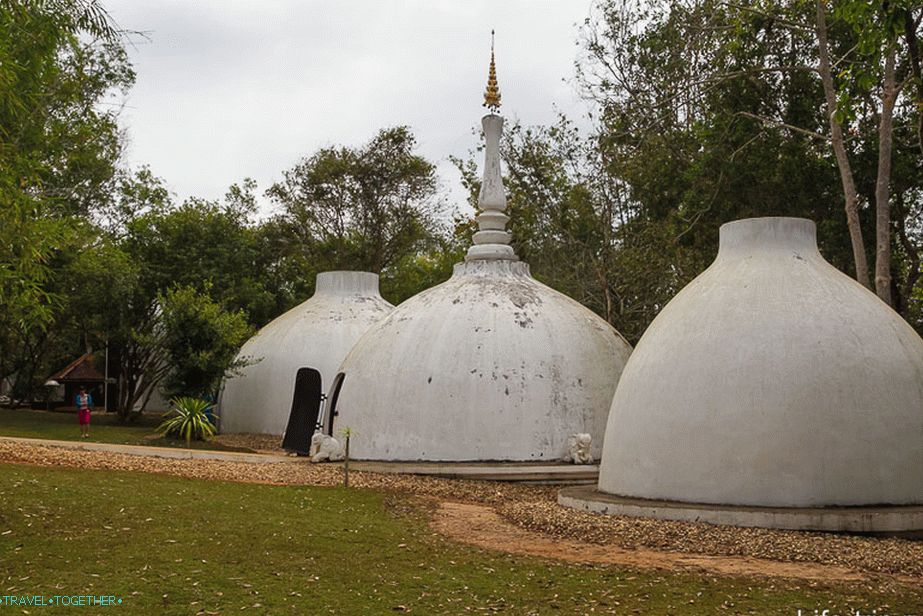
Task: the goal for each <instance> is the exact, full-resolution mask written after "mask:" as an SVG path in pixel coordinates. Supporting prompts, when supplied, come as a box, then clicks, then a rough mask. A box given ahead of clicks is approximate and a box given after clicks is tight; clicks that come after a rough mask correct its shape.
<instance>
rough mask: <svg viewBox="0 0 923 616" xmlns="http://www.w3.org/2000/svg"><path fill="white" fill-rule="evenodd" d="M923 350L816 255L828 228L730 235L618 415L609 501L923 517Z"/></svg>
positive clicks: (609, 463)
mask: <svg viewBox="0 0 923 616" xmlns="http://www.w3.org/2000/svg"><path fill="white" fill-rule="evenodd" d="M921 469H923V341H921V340H920V337H919V336H918V335H917V334H916V332H914V330H913V329H912V328H911V327H910V326H909V325H908V324H907V323H906V322H905V321H903V320H902V319H901V318H900V317H899V316H898V315H897V314H896V313H895V312H894V311H892V310H891V309H890V308H889V307H888V306H887V305H885V304H884V303H883V302H882V301H881V300H879V299H878V298H877V297H876V296H875V295H874V294H872V293H870V292H869V291H868V290H866V289H865V288H864V287H862V286H861V285H860V284H858V283H857V282H856V281H855V280H853V279H851V278H849V277H848V276H846V275H845V274H843V273H841V272H839V271H838V270H836V269H835V268H834V267H833V266H831V265H830V264H829V263H827V262H826V261H825V260H824V259H823V257H821V255H820V253H819V252H818V250H817V244H816V238H815V227H814V223H812V222H810V221H808V220H802V219H795V218H757V219H749V220H740V221H736V222H732V223H728V224H726V225H724V226H722V227H721V240H720V249H719V252H718V257H717V259H716V260H715V262H714V263H713V264H712V265H711V267H709V268H708V269H707V270H706V271H705V272H703V273H702V274H701V275H700V276H699V277H698V278H696V279H695V280H693V281H692V283H690V284H689V285H688V286H687V287H686V288H685V289H683V290H682V291H681V292H680V293H679V294H678V295H677V296H676V297H675V298H674V299H673V300H672V301H671V302H670V303H669V304H668V305H667V306H666V307H665V308H664V309H663V311H662V312H661V313H660V315H658V316H657V318H656V319H655V320H654V322H653V323H651V325H650V327H649V328H648V330H647V331H646V332H645V334H644V336H643V337H642V339H641V341H640V342H639V343H638V346H637V348H636V350H635V351H634V353H633V354H632V356H631V359H630V361H629V362H628V365H627V366H626V368H625V372H624V374H623V375H622V379H621V381H620V383H619V387H618V391H617V392H616V394H615V398H614V400H613V403H612V410H611V413H610V415H609V423H608V427H607V430H606V441H605V444H604V449H603V457H602V462H601V468H600V478H599V489H600V491H602V492H608V493H611V494H616V495H621V496H626V497H636V498H643V499H657V500H669V501H683V502H691V503H708V504H716V505H748V506H751V505H752V506H776V507H822V506H834V505H872V504H893V505H900V504H912V503H913V504H920V503H923V471H921Z"/></svg>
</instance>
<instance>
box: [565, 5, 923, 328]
mask: <svg viewBox="0 0 923 616" xmlns="http://www.w3.org/2000/svg"><path fill="white" fill-rule="evenodd" d="M852 4H853V3H851V2H848V1H846V0H844V1H843V2H837V3H834V9H833V11H830V10H829V9H828V8H827V6H826V5H823V6H821V5H818V4H815V3H803V2H759V3H757V2H742V3H734V4H727V3H723V2H718V1H712V0H696V1H692V2H683V3H675V2H655V3H644V4H643V5H642V4H640V3H635V2H632V1H631V0H608V1H604V2H601V3H600V4H599V5H598V9H597V11H596V13H595V14H594V15H593V16H592V17H591V18H590V19H589V20H588V21H587V24H586V25H585V27H584V30H583V34H582V47H583V49H584V52H585V55H584V57H583V58H582V59H581V61H580V63H579V66H578V80H579V82H580V83H581V84H582V86H583V88H584V91H585V93H586V95H587V96H588V97H589V98H590V99H591V100H593V101H594V102H596V103H597V105H598V112H599V116H598V117H599V123H600V129H599V138H600V148H601V149H602V156H603V157H604V159H605V160H606V161H607V165H608V171H607V173H608V174H609V175H610V176H611V177H613V178H617V179H618V180H620V181H622V182H624V183H625V184H626V185H627V187H628V191H629V194H630V198H631V201H632V206H631V208H630V213H631V214H630V221H631V222H632V224H637V223H639V222H644V221H647V222H649V223H653V224H657V225H659V226H660V227H661V228H662V229H666V230H668V231H667V234H666V237H665V239H669V241H670V243H671V244H674V245H676V246H680V247H682V248H683V249H686V250H692V251H693V252H694V253H698V254H700V255H702V256H707V255H708V249H707V246H709V245H711V246H714V245H715V239H716V238H715V235H716V230H717V226H718V225H719V224H720V223H721V222H725V221H727V220H731V219H733V218H739V217H744V216H753V215H795V216H805V217H808V218H811V219H813V220H815V221H816V222H817V223H818V230H819V240H820V244H821V248H822V250H823V251H824V253H825V255H826V256H827V257H828V259H829V260H831V262H833V263H834V265H836V266H838V267H840V268H841V269H843V270H844V271H847V272H849V271H850V270H852V272H851V273H853V274H854V275H855V276H856V277H857V279H859V280H860V281H863V279H864V282H865V284H867V285H870V284H871V282H870V279H869V276H868V265H867V263H868V259H867V255H868V248H867V247H866V246H865V244H864V241H863V237H865V236H867V235H868V232H869V230H870V229H872V228H873V227H874V228H875V229H874V230H875V234H876V238H877V248H876V251H875V254H876V272H877V274H876V275H877V278H878V281H879V283H878V290H879V295H880V296H881V297H883V299H887V294H886V293H885V292H884V290H883V287H884V286H891V287H892V289H891V290H892V292H896V295H895V301H894V304H895V306H896V308H897V309H898V310H899V311H901V313H902V314H903V315H904V316H905V317H906V318H908V320H911V322H914V323H915V324H916V325H917V326H918V327H919V326H920V325H921V323H920V321H919V320H918V317H917V316H915V315H916V314H917V311H918V309H917V308H916V307H915V306H914V305H913V303H912V302H909V301H908V300H909V298H910V297H911V296H912V295H913V292H910V291H909V288H908V286H907V281H911V282H910V285H911V287H912V286H913V285H916V283H917V281H918V278H919V272H918V269H919V266H918V265H917V266H914V265H913V263H914V262H916V263H917V264H918V263H919V255H918V246H919V245H920V244H919V234H918V233H917V232H916V231H915V229H917V228H918V227H919V218H918V216H919V211H918V208H916V207H915V204H916V203H917V202H918V195H919V190H920V183H921V177H923V176H921V174H920V169H919V166H920V162H921V161H920V157H919V153H918V152H917V151H916V147H915V146H916V144H914V150H913V151H910V150H909V149H908V148H907V147H906V145H905V144H907V143H908V141H907V140H906V139H902V138H897V139H894V140H891V137H893V136H900V135H906V134H907V133H908V131H910V130H912V127H913V126H915V125H916V123H917V115H918V110H917V109H915V108H914V107H913V105H912V104H911V102H912V101H911V99H910V97H907V96H897V97H894V92H893V91H892V89H891V88H892V86H891V85H889V84H898V85H899V84H901V83H902V80H905V79H907V78H908V77H909V76H910V75H912V74H913V70H912V66H911V65H912V62H910V61H909V60H908V56H909V55H910V54H909V52H904V51H903V50H904V49H905V47H906V48H909V47H910V45H909V44H907V45H903V44H902V45H897V44H896V43H897V42H898V41H897V39H896V34H895V32H897V31H899V30H900V29H899V28H897V27H896V26H893V25H892V26H889V27H888V28H885V27H884V26H883V24H885V23H886V22H888V23H892V24H896V23H900V24H906V23H907V21H906V19H905V17H906V16H907V14H908V13H909V12H910V10H911V9H910V8H909V7H910V5H909V4H907V5H904V3H894V4H893V5H891V6H893V7H895V8H894V11H895V12H894V15H893V18H892V17H887V16H886V15H885V14H881V15H878V14H876V17H875V24H878V25H875V24H872V26H873V27H870V31H871V33H863V32H860V30H859V29H857V28H858V24H859V22H860V21H861V22H862V23H863V24H865V23H867V22H868V20H866V21H862V20H861V19H859V18H856V17H855V16H853V17H850V16H849V14H848V11H847V10H846V7H849V6H852ZM856 4H861V5H863V6H865V7H870V6H873V5H868V4H867V3H861V2H857V3H856ZM818 7H820V8H821V9H822V10H821V11H820V13H819V14H820V18H822V20H823V21H822V22H820V23H821V26H822V27H821V28H820V31H822V32H823V34H824V35H825V36H826V39H825V41H826V45H821V44H820V43H819V29H818V26H817V24H818V10H817V9H818ZM897 7H900V10H905V9H906V10H905V12H900V10H898V8H897ZM864 10H870V9H867V8H866V9H864ZM874 10H878V9H874ZM874 10H873V12H874ZM914 10H916V9H914ZM831 14H832V15H833V21H830V22H829V23H828V21H829V20H830V15H831ZM888 14H890V13H888ZM898 17H899V18H898ZM911 22H912V23H911V30H913V32H914V33H915V31H916V30H915V29H916V28H917V27H919V20H918V19H917V18H915V17H914V18H912V19H911ZM863 27H865V26H863ZM882 33H888V34H887V36H884V35H882ZM864 38H869V40H871V41H872V43H871V44H866V43H863V39H864ZM904 38H905V39H908V40H909V39H910V38H913V37H912V36H909V37H908V36H907V35H906V34H905V35H904ZM825 49H826V50H827V52H828V55H827V57H826V59H824V57H822V52H823V51H824V50H825ZM889 50H892V51H895V54H896V55H895V59H894V62H893V63H891V62H890V61H889V60H888V58H889V57H890V54H891V51H889ZM825 64H826V65H827V66H826V67H825V66H822V65H825ZM845 67H849V68H848V69H847V68H845ZM889 67H890V68H889ZM825 72H827V77H825V76H824V73H825ZM892 72H893V74H892ZM860 74H861V75H864V77H862V78H859V75H860ZM889 75H891V77H889ZM892 77H893V81H892ZM902 91H903V90H902ZM831 92H832V93H833V94H834V95H835V96H834V97H833V99H834V100H833V101H832V103H831V96H830V94H831ZM883 93H884V94H883ZM882 101H884V104H883V103H882ZM818 110H821V112H819V111H818ZM828 111H829V112H828ZM892 112H893V116H892V115H889V114H891V113H892ZM889 140H891V141H889ZM889 143H893V145H894V148H893V151H892V148H891V146H890V145H889ZM847 165H848V167H847ZM837 174H838V175H839V177H838V176H837ZM844 195H845V197H844ZM836 200H839V201H840V203H845V205H846V208H845V209H846V211H847V216H845V217H844V216H842V215H839V216H837V214H836V211H835V209H832V205H833V204H834V203H835V202H836ZM869 204H875V207H874V209H873V208H870V207H868V205H869ZM892 206H894V207H895V210H897V209H900V210H901V214H902V216H903V217H904V219H903V220H902V221H899V224H896V225H894V224H893V222H889V220H890V215H889V212H888V209H889V208H891V207H892ZM885 236H887V238H885ZM886 239H887V241H885V240H886ZM893 244H897V245H898V246H899V247H900V250H898V251H897V252H896V253H895V255H896V257H897V258H898V259H899V261H896V262H895V261H892V260H891V258H890V255H889V249H888V247H887V246H885V245H888V246H892V245H893ZM892 249H893V246H892ZM698 260H699V261H700V262H701V263H703V264H704V263H707V262H708V260H709V259H708V258H701V259H698ZM886 270H887V271H888V272H890V273H891V275H892V276H893V275H894V274H895V273H899V275H900V276H901V277H902V279H903V282H902V284H899V285H894V284H893V283H887V282H886V281H887V278H888V276H886V275H885V274H884V273H883V272H885V271H886ZM895 289H896V291H895Z"/></svg>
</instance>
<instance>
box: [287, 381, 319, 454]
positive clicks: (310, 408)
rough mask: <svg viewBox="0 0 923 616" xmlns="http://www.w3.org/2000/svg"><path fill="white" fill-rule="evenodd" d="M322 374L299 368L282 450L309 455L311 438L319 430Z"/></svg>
mask: <svg viewBox="0 0 923 616" xmlns="http://www.w3.org/2000/svg"><path fill="white" fill-rule="evenodd" d="M322 397H323V394H322V393H321V377H320V372H318V371H317V370H315V369H314V368H299V369H298V373H297V374H296V375H295V394H294V396H293V397H292V411H291V414H289V416H288V425H287V426H286V427H285V434H284V435H283V436H282V449H285V450H286V451H291V452H293V453H297V454H299V455H304V456H306V455H308V451H309V450H310V448H311V437H312V436H314V430H315V429H316V428H317V416H318V414H319V413H320V403H321V398H322Z"/></svg>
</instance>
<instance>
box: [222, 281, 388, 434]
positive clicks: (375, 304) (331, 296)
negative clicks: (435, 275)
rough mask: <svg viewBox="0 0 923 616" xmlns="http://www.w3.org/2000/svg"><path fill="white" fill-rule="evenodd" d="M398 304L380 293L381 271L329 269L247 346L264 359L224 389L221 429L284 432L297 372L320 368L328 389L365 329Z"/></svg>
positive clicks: (246, 351) (245, 351)
mask: <svg viewBox="0 0 923 616" xmlns="http://www.w3.org/2000/svg"><path fill="white" fill-rule="evenodd" d="M393 308H394V306H392V305H391V304H389V303H388V302H386V301H385V300H384V299H383V298H382V297H381V295H380V294H379V292H378V275H377V274H370V273H368V272H324V273H322V274H318V275H317V284H316V290H315V292H314V295H313V296H312V297H311V299H309V300H307V301H306V302H303V303H301V304H299V305H298V306H295V307H294V308H292V309H291V310H289V311H288V312H286V313H285V314H283V315H282V316H280V317H278V318H276V319H274V320H273V321H272V322H270V323H269V324H268V325H266V326H265V327H264V328H263V329H261V330H260V331H259V332H258V333H257V334H256V335H255V336H254V337H253V338H251V339H250V340H248V341H247V342H246V344H244V346H243V347H242V348H241V350H240V353H238V357H248V358H251V359H253V360H258V361H257V362H256V363H254V364H251V365H249V366H247V367H245V368H244V369H243V370H242V371H241V374H240V375H238V376H235V377H232V378H230V379H228V380H227V381H226V382H225V384H224V388H223V390H222V392H221V398H220V402H219V407H220V408H219V416H220V418H221V431H222V432H225V433H228V432H254V433H265V434H282V433H283V432H284V431H285V426H286V423H287V422H288V417H289V413H290V412H291V408H292V394H293V392H294V387H295V374H296V373H297V371H298V369H299V368H314V369H316V370H317V371H319V372H320V374H321V379H322V387H323V388H324V390H325V391H326V389H327V388H328V387H329V384H330V383H331V382H332V381H333V377H334V376H335V375H336V370H337V367H338V366H339V365H340V362H342V361H343V358H344V357H346V354H347V353H348V352H349V350H350V349H351V348H352V347H353V345H354V344H355V343H356V340H358V339H359V337H360V336H362V334H364V333H365V332H366V330H368V329H369V327H371V326H372V325H373V324H375V323H377V322H378V321H380V320H381V319H382V318H384V317H385V316H387V315H388V313H390V312H391V310H392V309H393Z"/></svg>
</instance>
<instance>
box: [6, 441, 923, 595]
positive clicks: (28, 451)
mask: <svg viewBox="0 0 923 616" xmlns="http://www.w3.org/2000/svg"><path fill="white" fill-rule="evenodd" d="M0 462H9V463H20V464H37V465H42V466H61V467H70V468H90V469H103V470H123V471H141V472H150V473H165V474H169V475H177V476H181V477H189V478H196V479H209V480H225V481H243V482H252V483H267V484H275V485H316V486H334V485H340V484H341V483H342V468H341V467H340V466H338V465H329V464H311V463H309V462H307V461H303V460H299V461H293V462H280V463H278V464H249V463H243V462H222V461H216V460H177V459H165V458H153V457H146V456H134V455H126V454H117V453H108V452H106V453H104V452H98V451H78V450H69V449H62V448H56V447H49V446H44V445H30V444H23V443H12V442H2V441H0ZM350 484H351V485H353V486H355V487H361V488H372V489H377V490H387V491H398V492H404V493H410V494H415V495H419V496H424V497H430V498H434V499H437V500H440V501H452V502H469V503H480V504H487V505H491V506H493V507H494V508H495V509H496V511H497V512H498V513H499V515H500V516H501V517H503V518H504V519H506V520H508V521H510V522H512V523H514V524H516V525H518V526H519V527H521V528H524V529H527V530H530V531H535V532H539V533H542V534H544V535H546V536H550V537H554V538H559V539H568V540H577V541H582V542H586V543H591V544H597V545H614V546H618V547H619V548H624V549H640V548H652V549H657V550H662V551H669V552H682V553H687V554H705V555H714V556H742V557H749V558H762V559H770V560H776V561H780V562H796V563H799V562H800V563H819V564H826V565H835V566H838V567H845V568H847V569H851V570H855V571H860V572H865V573H879V574H887V575H893V576H901V577H916V578H923V541H909V540H904V539H893V538H889V539H883V538H873V537H855V536H845V535H832V534H825V533H803V532H795V531H777V530H768V529H752V528H735V527H730V526H712V525H709V524H703V523H691V522H669V521H662V520H643V519H636V518H624V517H612V516H603V515H597V514H592V513H586V512H581V511H576V510H573V509H567V508H564V507H561V506H559V505H558V504H557V503H556V502H555V498H556V494H557V489H556V488H551V487H537V486H525V485H517V484H504V483H492V482H479V481H464V480H452V479H439V478H433V477H420V476H410V475H385V474H375V473H365V472H356V471H354V472H351V473H350ZM921 583H923V580H921Z"/></svg>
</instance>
